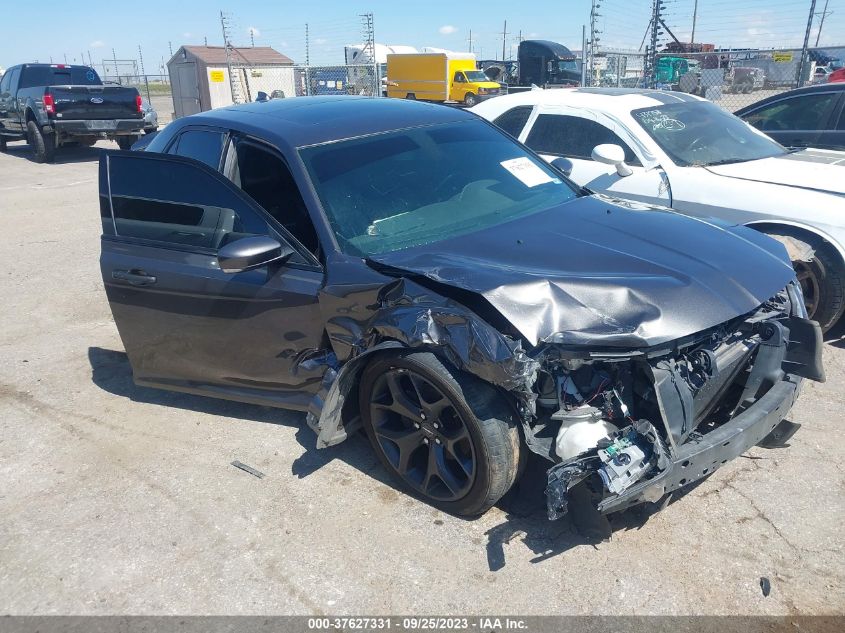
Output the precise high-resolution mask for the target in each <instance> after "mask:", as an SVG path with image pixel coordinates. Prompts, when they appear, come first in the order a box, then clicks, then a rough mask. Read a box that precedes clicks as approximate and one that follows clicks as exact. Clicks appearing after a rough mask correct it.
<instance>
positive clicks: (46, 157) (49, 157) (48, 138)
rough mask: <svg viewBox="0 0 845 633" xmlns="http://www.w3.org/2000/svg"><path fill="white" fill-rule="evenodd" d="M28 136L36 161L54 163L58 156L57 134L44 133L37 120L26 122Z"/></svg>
mask: <svg viewBox="0 0 845 633" xmlns="http://www.w3.org/2000/svg"><path fill="white" fill-rule="evenodd" d="M26 138H27V142H28V143H29V146H30V147H31V148H32V156H33V158H34V159H35V162H36V163H52V162H53V159H54V158H55V157H56V135H55V134H44V133H42V132H41V129H40V128H39V127H38V124H37V123H36V122H35V121H28V122H27V124H26Z"/></svg>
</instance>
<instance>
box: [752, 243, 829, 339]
mask: <svg viewBox="0 0 845 633" xmlns="http://www.w3.org/2000/svg"><path fill="white" fill-rule="evenodd" d="M768 235H769V236H771V237H774V238H775V239H777V240H778V241H782V236H783V232H781V231H777V230H774V231H771V232H770V233H768ZM787 237H789V238H790V239H792V240H796V241H797V242H799V244H800V245H801V246H804V247H809V248H810V249H812V251H813V258H812V259H811V260H809V261H800V260H793V261H792V267H793V268H794V269H795V275H796V276H797V277H798V282H799V283H800V284H801V292H802V293H803V294H804V302H805V303H806V305H807V315H808V316H809V318H811V319H813V320H814V321H818V323H819V325H820V326H821V328H822V332H827V331H828V330H829V329H831V328H832V327H833V326H834V325H836V323H837V321H839V319H840V317H841V316H842V314H843V312H845V264H844V263H843V261H842V258H841V257H840V256H839V253H838V252H837V251H836V249H835V248H834V247H833V246H832V245H831V244H830V243H828V242H826V241H824V240H823V239H821V238H819V237H817V236H815V235H808V234H806V233H800V234H798V233H796V234H794V235H787Z"/></svg>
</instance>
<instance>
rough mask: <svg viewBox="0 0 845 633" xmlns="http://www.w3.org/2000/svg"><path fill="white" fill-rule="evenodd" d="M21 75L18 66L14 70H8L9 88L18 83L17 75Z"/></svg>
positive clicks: (12, 88)
mask: <svg viewBox="0 0 845 633" xmlns="http://www.w3.org/2000/svg"><path fill="white" fill-rule="evenodd" d="M20 75H21V69H20V67H18V68H15V69H14V70H12V71H10V77H9V90H14V89H15V87H16V86H17V84H18V77H20Z"/></svg>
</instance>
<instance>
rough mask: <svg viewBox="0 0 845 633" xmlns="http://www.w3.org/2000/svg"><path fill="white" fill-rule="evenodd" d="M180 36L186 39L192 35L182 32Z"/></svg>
mask: <svg viewBox="0 0 845 633" xmlns="http://www.w3.org/2000/svg"><path fill="white" fill-rule="evenodd" d="M182 37H184V38H185V39H186V40H187V39H190V38H191V37H193V33H182Z"/></svg>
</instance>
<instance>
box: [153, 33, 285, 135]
mask: <svg viewBox="0 0 845 633" xmlns="http://www.w3.org/2000/svg"><path fill="white" fill-rule="evenodd" d="M231 61H232V67H233V73H234V77H233V83H234V91H235V93H236V94H237V96H238V97H239V101H240V102H246V101H255V98H256V97H257V95H258V92H259V91H261V92H266V93H267V94H271V93H272V92H273V91H281V92H282V93H284V95H285V96H286V97H293V96H296V81H297V77H298V75H297V72H296V71H295V69H294V68H293V60H292V59H290V58H289V57H287V56H286V55H283V54H282V53H280V52H278V51H277V50H274V49H273V48H270V47H269V46H255V47H249V48H232V49H231ZM167 71H168V73H169V75H170V84H171V86H172V88H173V113H174V117H175V118H180V117H183V116H188V115H190V114H196V113H197V112H203V111H205V110H212V109H214V108H222V107H225V106H227V105H231V104H232V103H234V99H233V95H232V85H231V83H230V81H229V67H228V64H227V61H226V48H225V47H223V46H188V45H185V46H180V47H179V50H177V51H176V53H175V54H174V55H173V57H171V58H170V61H168V62H167Z"/></svg>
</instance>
